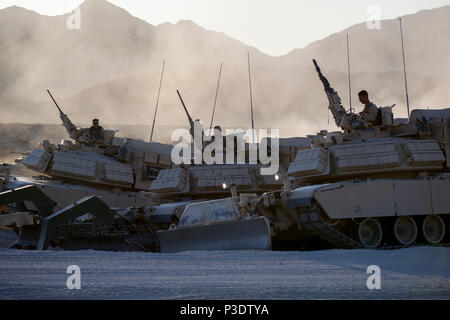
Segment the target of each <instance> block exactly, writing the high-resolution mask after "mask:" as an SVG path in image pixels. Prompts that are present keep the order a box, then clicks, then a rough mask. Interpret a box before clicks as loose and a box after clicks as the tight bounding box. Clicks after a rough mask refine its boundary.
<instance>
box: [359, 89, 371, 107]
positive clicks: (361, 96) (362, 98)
mask: <svg viewBox="0 0 450 320" xmlns="http://www.w3.org/2000/svg"><path fill="white" fill-rule="evenodd" d="M358 97H359V101H360V102H361V103H363V104H368V103H369V94H368V93H367V91H366V90H362V91H360V92H359V93H358Z"/></svg>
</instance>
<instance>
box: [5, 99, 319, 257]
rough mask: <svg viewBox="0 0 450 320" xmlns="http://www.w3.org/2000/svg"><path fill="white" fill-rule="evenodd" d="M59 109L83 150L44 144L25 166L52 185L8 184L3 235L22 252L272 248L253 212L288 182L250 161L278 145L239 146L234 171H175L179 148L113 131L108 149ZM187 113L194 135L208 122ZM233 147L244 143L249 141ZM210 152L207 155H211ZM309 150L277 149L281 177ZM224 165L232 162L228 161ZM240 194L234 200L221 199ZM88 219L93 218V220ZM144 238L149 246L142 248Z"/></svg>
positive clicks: (293, 141)
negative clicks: (13, 234) (51, 247)
mask: <svg viewBox="0 0 450 320" xmlns="http://www.w3.org/2000/svg"><path fill="white" fill-rule="evenodd" d="M49 94H50V92H49ZM52 99H53V97H52ZM180 99H181V95H180ZM181 101H182V99H181ZM54 102H55V104H56V106H57V108H58V109H59V111H60V117H61V120H62V122H63V124H64V126H65V128H66V129H67V132H68V133H69V135H70V137H71V138H72V139H73V141H74V142H71V141H64V142H63V143H61V144H60V145H58V146H55V145H51V144H50V143H49V142H45V141H44V143H43V144H42V149H41V150H33V151H32V152H31V154H30V155H29V156H28V157H27V158H26V159H25V160H24V162H23V164H24V165H25V166H26V167H27V168H30V169H32V170H34V171H37V172H40V173H44V174H46V176H49V177H51V178H52V179H50V180H48V179H47V180H44V179H41V180H37V178H34V179H33V180H30V179H25V178H21V179H15V178H14V177H10V176H9V175H5V177H4V179H3V184H4V188H3V189H4V190H10V192H8V191H6V192H3V193H2V194H0V204H1V205H4V206H8V207H7V210H6V211H5V213H8V215H0V225H4V226H5V225H9V226H11V225H13V226H14V225H19V230H17V231H18V232H19V233H21V235H20V240H19V241H18V242H17V243H16V244H15V245H14V246H15V247H30V248H36V247H39V248H41V249H44V248H45V247H46V246H48V243H49V241H50V240H49V241H47V240H46V241H47V242H46V243H47V244H46V245H43V244H42V243H43V242H42V241H44V240H42V241H41V242H42V243H41V245H39V246H38V244H37V242H38V239H42V237H44V235H46V237H50V238H51V239H52V240H51V242H53V243H55V244H62V243H64V248H104V249H112V250H116V249H117V250H120V249H124V250H129V249H130V247H133V248H134V249H136V248H138V249H139V248H141V249H142V248H144V249H145V248H146V246H147V244H146V243H145V241H147V240H148V239H147V237H150V238H151V237H152V235H154V234H155V233H156V232H160V233H159V235H160V237H161V239H160V240H161V250H162V251H163V252H174V251H179V250H187V249H189V248H191V249H211V248H215V249H227V248H234V249H246V248H263V249H265V248H268V247H270V234H271V233H270V228H269V224H268V220H267V219H266V218H264V217H255V216H252V215H251V214H249V213H250V212H252V211H253V210H252V207H251V203H253V202H252V201H255V199H257V197H258V196H259V195H260V194H261V193H263V192H266V191H268V190H276V189H279V187H280V186H281V184H282V182H281V181H279V179H276V175H275V174H270V175H264V174H262V171H261V169H263V168H265V167H267V165H262V164H261V162H260V161H255V162H254V163H249V161H246V159H249V154H250V153H251V152H253V151H256V152H257V151H258V148H268V149H270V147H269V146H272V143H271V140H270V138H265V139H263V140H262V143H253V144H249V143H245V142H244V143H243V145H239V146H237V143H236V148H233V150H232V151H231V153H232V155H233V157H232V158H233V163H231V164H230V163H228V164H221V163H220V162H219V164H212V165H210V164H206V163H204V162H203V161H202V162H200V164H196V163H195V161H194V162H192V163H190V162H189V163H187V164H184V163H183V164H180V165H174V164H173V163H172V162H171V158H170V155H171V152H172V146H166V145H161V144H154V143H152V144H149V143H144V142H142V141H137V140H132V139H126V140H120V139H117V138H114V132H113V131H110V132H107V131H105V138H104V140H103V141H102V142H100V143H99V142H93V141H92V139H91V137H90V136H89V130H87V129H80V128H76V127H75V126H74V125H73V124H72V123H71V121H70V120H69V118H68V117H67V115H65V114H64V113H63V112H62V111H61V110H60V108H59V106H58V105H57V103H56V101H54ZM182 103H183V106H184V102H183V101H182ZM184 108H185V110H186V114H187V116H188V119H189V122H190V125H191V132H194V129H195V128H194V126H196V125H198V122H197V121H196V122H197V123H194V121H193V120H192V118H191V117H190V115H189V113H188V111H187V109H186V107H185V106H184ZM201 133H202V134H203V129H202V128H201ZM216 138H217V137H216ZM223 138H224V139H225V140H227V139H229V138H231V140H232V141H237V140H238V138H239V137H238V136H237V135H236V136H231V137H223ZM194 139H195V136H194ZM201 143H202V144H201V148H202V149H203V148H205V147H208V146H207V145H204V144H203V141H202V142H201ZM194 144H195V142H194ZM242 146H243V149H242V150H241V149H239V148H240V147H242ZM309 147H310V142H309V140H308V139H306V138H284V139H280V141H279V144H276V152H277V155H278V154H279V157H278V160H279V161H278V162H279V163H277V164H279V168H277V169H276V170H277V171H276V172H283V173H285V172H287V168H288V166H289V163H290V162H291V161H292V160H293V157H294V156H295V154H296V152H297V151H298V150H301V149H305V148H309ZM191 150H193V151H194V150H195V148H191ZM239 151H243V152H242V154H243V155H244V162H241V163H235V162H234V160H236V159H237V158H239V156H238V154H239ZM267 151H268V152H269V153H270V152H272V151H273V152H275V150H267ZM194 153H195V151H194ZM222 155H223V156H224V158H226V157H227V154H226V153H225V152H224V153H223V154H222ZM188 157H189V158H190V157H192V158H194V155H193V154H189V155H188ZM167 158H168V159H167ZM166 160H167V161H166ZM257 160H258V159H257ZM230 190H231V191H232V194H233V196H232V199H228V198H227V199H220V198H223V197H224V196H226V195H227V194H228V193H229V192H230ZM238 190H239V191H240V192H241V195H240V196H239V197H238V196H237V191H238ZM210 201H211V202H212V203H214V205H211V204H210ZM90 206H91V207H90ZM105 212H106V213H105ZM124 212H125V213H126V214H123V213H124ZM97 213H98V217H97V216H96V214H97ZM85 214H90V216H89V217H88V218H86V217H85V216H84V215H85ZM92 214H93V216H92ZM105 215H109V216H110V218H109V219H107V221H106V222H107V223H106V222H105V221H103V220H105V219H103V220H102V218H104V217H105ZM111 216H112V218H111ZM192 217H196V218H192ZM74 219H75V220H74ZM241 220H245V221H241ZM45 221H48V223H56V222H53V221H58V224H61V225H62V227H61V228H60V227H55V228H54V229H52V230H50V231H49V230H48V229H46V228H45V227H44V225H43V223H45ZM98 222H100V224H101V225H102V228H101V229H100V231H99V230H97V229H95V228H94V226H96V225H98ZM241 222H242V223H241ZM130 225H132V227H131V229H130ZM93 228H94V229H93ZM111 228H112V229H111ZM244 229H245V232H236V230H241V231H242V230H244ZM79 230H82V231H83V230H84V231H86V230H90V231H89V232H84V231H83V232H84V233H83V232H81V233H80V232H79ZM136 234H140V235H141V236H139V239H141V240H142V241H144V243H142V242H139V241H140V240H139V241H138V240H136V239H135V235H136ZM105 237H106V238H105ZM181 238H182V240H181ZM55 239H59V241H56V240H55ZM74 239H76V241H73V240H74ZM152 239H153V238H151V239H150V240H149V241H150V244H148V247H149V249H148V250H151V251H154V250H159V249H155V248H159V242H158V244H157V245H155V242H154V239H153V240H152ZM158 239H159V238H158ZM239 239H241V240H243V242H240V241H239ZM116 240H117V241H118V242H117V241H116ZM180 240H181V241H180ZM136 241H138V242H136ZM130 242H133V244H132V245H131V246H130ZM76 243H78V244H76ZM80 243H81V244H80ZM99 243H101V245H99ZM111 243H112V245H110V244H111ZM245 243H246V245H243V244H245ZM200 244H203V245H200ZM207 244H208V245H207ZM146 250H147V249H146Z"/></svg>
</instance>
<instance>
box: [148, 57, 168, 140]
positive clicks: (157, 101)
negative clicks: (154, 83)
mask: <svg viewBox="0 0 450 320" xmlns="http://www.w3.org/2000/svg"><path fill="white" fill-rule="evenodd" d="M165 64H166V60H163V65H162V71H161V79H160V80H159V89H158V97H157V98H156V107H155V114H154V115H153V124H152V133H151V134H150V142H152V139H153V130H154V129H155V120H156V112H157V111H158V103H159V94H160V93H161V85H162V81H163V75H164V66H165Z"/></svg>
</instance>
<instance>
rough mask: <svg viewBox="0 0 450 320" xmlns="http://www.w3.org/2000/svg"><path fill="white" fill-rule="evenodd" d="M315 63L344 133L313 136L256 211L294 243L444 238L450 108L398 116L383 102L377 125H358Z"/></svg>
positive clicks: (355, 244)
mask: <svg viewBox="0 0 450 320" xmlns="http://www.w3.org/2000/svg"><path fill="white" fill-rule="evenodd" d="M313 61H314V64H315V67H316V70H317V72H318V74H319V78H320V80H321V81H322V84H323V86H324V90H325V93H326V95H327V98H328V101H329V109H330V110H331V112H332V114H333V116H334V119H335V121H336V125H337V126H338V127H341V128H342V130H343V132H326V131H321V132H320V133H318V134H317V135H313V136H309V138H310V139H311V142H312V148H311V149H309V150H300V151H299V152H298V153H297V156H296V158H295V161H293V162H292V163H291V164H290V166H289V170H288V173H287V175H288V177H287V178H288V179H289V180H290V183H286V186H285V188H284V189H283V190H282V191H280V192H272V193H267V194H264V195H263V196H262V198H263V199H262V201H261V202H260V205H259V208H258V209H257V210H259V212H258V213H259V214H260V215H264V216H266V217H269V218H270V219H271V221H272V225H273V226H274V229H275V230H276V234H277V236H278V237H280V238H283V236H284V238H285V239H288V240H290V241H293V240H296V241H297V242H296V245H297V246H298V245H300V246H302V245H304V244H305V243H306V242H307V239H313V241H312V242H313V243H316V244H317V243H319V242H322V243H328V244H329V245H331V246H334V247H338V248H359V247H365V248H376V247H380V246H386V245H400V246H408V245H411V244H413V243H415V242H426V243H431V244H438V243H440V242H442V241H443V240H444V237H445V235H446V234H447V235H448V234H449V233H450V229H449V228H450V226H449V223H450V222H449V220H450V219H449V218H450V109H440V110H419V109H416V110H413V111H412V112H411V115H410V116H409V119H408V120H405V121H401V120H394V119H393V115H392V106H389V107H382V108H379V111H378V112H379V116H378V123H375V124H374V125H372V126H369V127H367V128H365V129H361V130H355V129H353V127H352V121H353V119H354V118H355V115H353V114H351V113H348V112H346V110H345V109H344V107H343V106H342V104H341V100H340V98H339V95H338V93H337V92H336V91H335V90H334V89H333V88H332V87H331V86H330V84H329V82H328V80H327V79H326V78H325V77H324V76H323V74H322V73H321V71H320V69H319V67H318V66H317V63H316V61H315V60H313ZM287 178H286V181H287Z"/></svg>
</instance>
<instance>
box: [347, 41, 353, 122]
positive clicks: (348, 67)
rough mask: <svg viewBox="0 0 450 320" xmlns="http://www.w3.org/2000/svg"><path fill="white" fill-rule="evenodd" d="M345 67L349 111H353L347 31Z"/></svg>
mask: <svg viewBox="0 0 450 320" xmlns="http://www.w3.org/2000/svg"><path fill="white" fill-rule="evenodd" d="M347 69H348V71H347V72H348V98H349V101H350V113H353V108H352V82H351V79H350V49H349V41H348V33H347Z"/></svg>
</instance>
